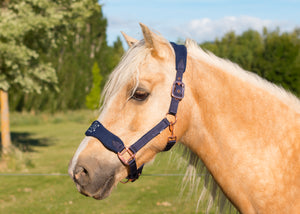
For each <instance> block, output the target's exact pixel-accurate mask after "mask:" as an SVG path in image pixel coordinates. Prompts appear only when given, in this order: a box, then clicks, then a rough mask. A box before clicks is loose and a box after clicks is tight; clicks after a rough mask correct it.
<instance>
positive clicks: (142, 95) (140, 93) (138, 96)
mask: <svg viewBox="0 0 300 214" xmlns="http://www.w3.org/2000/svg"><path fill="white" fill-rule="evenodd" d="M148 96H149V93H148V92H147V91H145V90H144V89H140V88H138V89H136V90H135V92H134V93H133V95H132V96H131V98H132V99H134V100H137V101H144V100H146V99H147V97H148Z"/></svg>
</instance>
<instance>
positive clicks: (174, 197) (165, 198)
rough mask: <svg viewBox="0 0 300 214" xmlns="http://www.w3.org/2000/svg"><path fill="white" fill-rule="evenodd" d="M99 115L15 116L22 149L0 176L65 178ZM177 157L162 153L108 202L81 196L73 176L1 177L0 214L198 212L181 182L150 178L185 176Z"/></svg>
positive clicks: (15, 137) (14, 129) (16, 137)
mask: <svg viewBox="0 0 300 214" xmlns="http://www.w3.org/2000/svg"><path fill="white" fill-rule="evenodd" d="M96 115H97V114H96V113H95V112H91V111H76V112H66V113H59V114H55V115H50V114H40V115H30V114H21V113H12V114H11V132H12V139H13V142H14V145H15V147H17V148H18V150H16V151H15V153H14V155H12V157H10V158H9V159H8V160H7V161H6V162H7V167H6V168H3V165H2V169H1V168H0V171H1V173H12V174H13V173H24V174H28V173H39V174H43V173H47V174H52V173H60V174H66V173H67V168H68V163H69V160H70V159H71V157H72V156H73V154H74V152H75V150H76V149H77V147H78V145H79V143H80V142H81V140H82V139H83V137H84V132H85V130H86V129H87V128H88V126H89V125H90V123H91V121H92V120H93V119H94V118H95V117H96ZM178 157H179V155H178V154H177V153H176V149H175V150H172V151H171V152H166V153H163V154H159V155H158V156H157V158H156V160H155V161H154V163H152V164H150V165H148V166H146V167H145V169H144V172H143V174H145V175H144V176H141V178H140V179H139V180H137V181H136V182H134V183H129V184H126V185H123V184H118V186H117V188H116V189H114V191H113V192H112V194H111V196H109V197H108V198H107V199H105V200H103V201H97V200H95V199H92V198H88V197H85V196H83V195H81V194H79V193H78V192H77V190H76V188H75V185H74V183H73V182H72V180H71V179H70V178H69V177H68V176H57V175H53V176H11V175H7V176H3V175H0V184H1V185H0V213H10V214H11V213H17V214H18V213H100V214H101V213H105V214H106V213H108V214H110V213H116V214H117V213H118V214H119V213H132V214H133V213H195V210H196V202H197V197H191V198H189V197H188V198H187V193H184V194H183V196H182V197H180V196H179V195H180V191H181V188H180V186H181V180H182V177H180V176H174V177H164V176H147V175H149V174H178V173H183V168H184V167H183V165H184V164H182V165H181V166H180V167H179V166H178V161H176V160H177V159H178ZM0 167H1V166H0ZM203 210H204V208H203ZM203 212H204V211H203ZM203 212H202V211H201V213H203Z"/></svg>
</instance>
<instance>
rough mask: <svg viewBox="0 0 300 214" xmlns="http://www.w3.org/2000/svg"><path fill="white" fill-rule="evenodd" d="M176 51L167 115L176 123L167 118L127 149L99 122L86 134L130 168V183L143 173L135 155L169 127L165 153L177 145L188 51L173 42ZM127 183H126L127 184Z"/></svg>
mask: <svg viewBox="0 0 300 214" xmlns="http://www.w3.org/2000/svg"><path fill="white" fill-rule="evenodd" d="M171 45H172V46H173V49H174V51H175V60H176V71H177V73H176V79H175V81H174V83H173V86H172V92H171V96H172V99H171V104H170V107H169V112H168V113H167V115H172V116H174V118H175V121H173V122H172V121H169V119H168V118H167V117H165V118H164V119H162V120H161V121H160V122H159V123H158V124H157V125H156V126H154V127H153V128H152V129H151V130H150V131H148V132H147V133H146V134H145V135H144V136H142V137H141V138H140V139H139V140H138V141H136V142H135V143H134V144H132V145H131V146H130V147H129V148H128V147H126V146H125V145H124V143H123V141H122V140H121V139H120V138H119V137H118V136H116V135H114V134H113V133H111V132H110V131H108V130H107V129H106V128H105V127H104V126H103V125H102V124H101V123H100V122H99V121H97V120H96V121H94V122H93V123H92V125H91V126H90V127H89V128H88V130H87V131H86V132H85V135H86V136H92V137H95V138H97V139H98V140H99V141H100V142H101V143H102V144H103V145H104V146H105V147H106V148H107V149H109V150H110V151H112V152H114V153H116V154H117V155H118V157H119V159H120V161H121V162H122V163H123V164H124V165H126V166H128V167H129V174H128V176H127V179H128V180H127V182H128V181H131V182H133V181H135V180H136V179H138V178H139V176H140V175H141V173H142V170H143V167H144V165H142V166H141V167H139V168H137V166H136V161H135V154H136V153H137V152H138V151H139V150H140V149H141V148H142V147H143V146H145V145H146V144H147V143H148V142H150V141H151V140H152V139H153V138H155V137H156V136H157V135H159V134H160V133H161V132H162V131H163V130H165V129H166V128H167V127H169V129H170V132H171V136H170V137H169V138H168V143H167V145H166V147H165V149H164V150H163V151H168V150H170V149H171V148H172V146H173V145H174V144H175V143H176V136H174V132H173V130H174V125H175V123H176V114H177V109H178V104H179V102H180V101H181V100H182V98H183V97H184V83H183V82H182V77H183V73H184V72H185V68H186V59H187V50H186V47H185V46H184V45H177V44H175V43H173V42H171ZM127 182H126V183H127Z"/></svg>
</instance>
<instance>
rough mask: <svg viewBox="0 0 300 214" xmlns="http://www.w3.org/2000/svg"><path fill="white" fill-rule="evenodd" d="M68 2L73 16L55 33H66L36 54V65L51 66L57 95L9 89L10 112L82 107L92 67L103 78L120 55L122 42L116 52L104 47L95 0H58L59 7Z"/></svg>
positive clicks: (102, 24) (102, 25)
mask: <svg viewBox="0 0 300 214" xmlns="http://www.w3.org/2000/svg"><path fill="white" fill-rule="evenodd" d="M70 2H72V4H71V5H72V7H71V8H72V11H73V13H75V12H76V14H77V15H76V16H75V15H72V14H71V15H72V16H71V15H69V16H66V17H65V19H67V20H69V19H70V20H72V19H73V20H74V21H72V22H70V23H69V25H67V26H63V27H61V31H59V32H58V33H62V32H67V33H64V34H63V36H60V37H59V38H57V39H56V46H54V47H53V48H51V49H48V47H47V46H45V47H40V48H39V52H38V53H39V62H43V61H45V62H48V63H51V65H52V67H53V68H54V69H55V71H56V76H57V82H58V83H57V86H58V87H59V93H58V92H57V91H55V90H48V91H43V93H42V94H36V93H25V92H24V90H19V88H16V87H13V88H11V89H10V90H9V94H10V98H11V99H10V106H11V109H14V110H18V111H23V110H26V111H51V112H54V111H56V110H67V109H79V108H85V107H86V106H85V102H86V96H87V94H88V93H89V92H90V91H91V88H92V86H93V79H92V72H91V71H92V66H93V64H94V63H95V62H97V64H98V65H99V68H100V70H101V75H102V76H103V78H106V76H108V74H109V73H110V72H111V70H112V69H113V68H114V67H115V66H116V64H117V63H118V61H119V59H120V57H121V55H122V54H123V52H124V50H123V47H122V43H121V47H119V48H120V49H121V50H118V51H117V50H116V48H115V47H110V46H108V45H107V42H106V26H107V20H106V18H104V17H103V14H102V7H101V5H99V4H98V2H97V0H77V1H67V0H66V1H59V3H60V6H61V7H62V6H64V5H65V4H67V6H68V5H70ZM80 8H83V10H81V9H80ZM87 9H88V12H87V13H85V12H84V11H85V10H87ZM65 19H64V20H63V21H64V22H65ZM66 27H67V28H66ZM117 42H118V40H117ZM30 44H34V41H31V42H30ZM102 84H103V83H102ZM102 86H103V85H101V87H102ZM12 95H13V96H12Z"/></svg>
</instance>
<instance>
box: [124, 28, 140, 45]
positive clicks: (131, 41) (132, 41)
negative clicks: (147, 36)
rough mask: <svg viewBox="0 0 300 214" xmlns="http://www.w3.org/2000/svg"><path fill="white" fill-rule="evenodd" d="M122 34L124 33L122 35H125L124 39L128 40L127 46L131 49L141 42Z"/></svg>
mask: <svg viewBox="0 0 300 214" xmlns="http://www.w3.org/2000/svg"><path fill="white" fill-rule="evenodd" d="M121 33H122V35H123V37H124V39H125V40H126V42H127V44H128V46H129V47H131V46H133V45H134V44H135V43H137V42H138V41H139V40H137V39H135V38H132V37H130V36H128V35H126V34H125V33H124V32H122V31H121Z"/></svg>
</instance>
